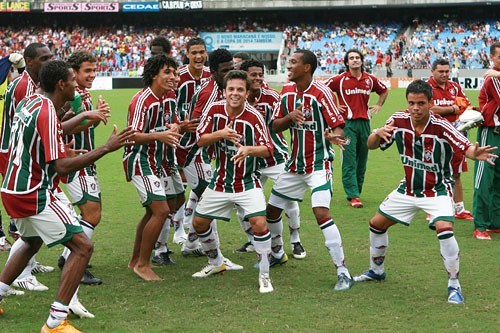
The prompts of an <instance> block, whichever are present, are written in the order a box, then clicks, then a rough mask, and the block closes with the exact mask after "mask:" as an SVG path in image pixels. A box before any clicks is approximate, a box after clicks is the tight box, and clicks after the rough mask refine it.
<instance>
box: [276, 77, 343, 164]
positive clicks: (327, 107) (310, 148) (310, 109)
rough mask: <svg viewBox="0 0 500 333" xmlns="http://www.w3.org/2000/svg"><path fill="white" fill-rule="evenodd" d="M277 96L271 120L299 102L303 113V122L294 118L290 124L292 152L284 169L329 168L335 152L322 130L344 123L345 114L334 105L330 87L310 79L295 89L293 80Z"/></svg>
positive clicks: (289, 110)
mask: <svg viewBox="0 0 500 333" xmlns="http://www.w3.org/2000/svg"><path fill="white" fill-rule="evenodd" d="M280 98H281V100H280V103H279V105H278V106H277V107H276V109H275V111H274V114H273V120H274V119H278V118H283V117H285V116H286V115H287V114H289V113H290V112H292V111H293V110H295V109H296V108H297V107H298V106H299V105H301V104H302V105H303V107H302V112H303V113H304V116H305V121H304V123H303V124H302V126H300V127H299V126H297V125H296V124H295V123H293V122H292V125H291V126H290V134H291V139H290V145H291V146H292V152H291V157H290V159H289V160H288V162H287V163H286V166H285V170H286V171H288V172H291V173H297V174H309V173H312V172H314V171H318V170H329V169H330V168H331V162H332V161H333V158H334V152H333V149H332V147H331V144H330V142H329V141H328V140H326V139H325V136H324V132H325V130H326V129H328V128H329V129H332V128H335V127H337V126H341V127H344V118H343V117H342V115H341V114H340V112H339V110H338V109H337V106H336V105H335V96H334V95H333V93H332V91H331V90H330V89H329V88H328V87H327V86H325V85H324V84H323V83H321V82H319V81H312V82H311V84H310V85H309V87H308V88H307V89H306V90H305V91H304V92H298V91H297V88H296V86H295V83H293V82H292V83H288V84H286V85H284V86H283V90H282V91H281V96H280Z"/></svg>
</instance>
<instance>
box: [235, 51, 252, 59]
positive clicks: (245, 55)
mask: <svg viewBox="0 0 500 333" xmlns="http://www.w3.org/2000/svg"><path fill="white" fill-rule="evenodd" d="M233 58H240V59H241V60H243V61H245V60H250V55H249V54H248V53H246V52H236V53H235V54H233Z"/></svg>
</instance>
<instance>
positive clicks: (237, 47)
mask: <svg viewBox="0 0 500 333" xmlns="http://www.w3.org/2000/svg"><path fill="white" fill-rule="evenodd" d="M200 35H201V38H203V40H204V41H205V44H206V45H207V50H208V51H209V52H211V51H213V50H215V49H218V48H223V49H227V50H229V51H231V52H238V51H244V52H278V51H279V49H280V46H281V43H282V36H283V34H282V33H281V32H202V33H200Z"/></svg>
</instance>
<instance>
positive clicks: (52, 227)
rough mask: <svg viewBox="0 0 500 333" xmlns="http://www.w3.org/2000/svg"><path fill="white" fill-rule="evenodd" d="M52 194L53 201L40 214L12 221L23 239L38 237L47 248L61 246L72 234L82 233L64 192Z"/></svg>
mask: <svg viewBox="0 0 500 333" xmlns="http://www.w3.org/2000/svg"><path fill="white" fill-rule="evenodd" d="M53 194H54V199H53V200H52V202H50V203H49V204H48V205H47V206H46V207H45V209H44V210H43V211H42V212H41V213H40V214H37V215H33V216H28V217H23V218H16V219H13V220H14V223H15V224H16V227H17V230H18V231H19V233H20V234H21V235H22V236H23V237H27V238H29V237H40V238H41V239H42V240H43V242H44V243H45V244H47V246H48V247H52V246H54V245H57V244H63V243H65V242H67V241H69V240H70V239H71V238H72V237H73V234H77V233H80V232H83V229H82V227H81V226H80V221H78V218H77V217H76V213H75V210H74V209H73V206H71V204H70V202H69V200H68V199H67V198H66V195H65V194H64V192H62V191H61V192H56V193H53ZM64 198H65V200H64Z"/></svg>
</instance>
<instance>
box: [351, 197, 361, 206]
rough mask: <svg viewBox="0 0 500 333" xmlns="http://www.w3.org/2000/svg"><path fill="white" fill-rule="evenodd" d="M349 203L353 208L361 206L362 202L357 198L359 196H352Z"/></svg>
mask: <svg viewBox="0 0 500 333" xmlns="http://www.w3.org/2000/svg"><path fill="white" fill-rule="evenodd" d="M349 205H350V206H351V207H354V208H362V207H363V203H362V202H361V200H359V198H352V199H351V200H349Z"/></svg>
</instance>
